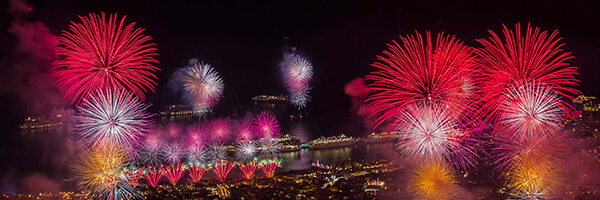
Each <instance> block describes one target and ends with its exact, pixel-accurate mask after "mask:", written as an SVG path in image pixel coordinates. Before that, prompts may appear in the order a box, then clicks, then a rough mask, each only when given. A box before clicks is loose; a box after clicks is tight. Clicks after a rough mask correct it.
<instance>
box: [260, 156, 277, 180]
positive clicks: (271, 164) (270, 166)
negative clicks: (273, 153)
mask: <svg viewBox="0 0 600 200" xmlns="http://www.w3.org/2000/svg"><path fill="white" fill-rule="evenodd" d="M258 166H259V167H260V169H261V170H262V171H263V173H264V174H265V176H266V177H267V178H273V175H275V169H277V167H281V160H278V159H277V158H276V157H274V158H273V159H267V158H264V159H263V160H262V161H260V164H259V165H258Z"/></svg>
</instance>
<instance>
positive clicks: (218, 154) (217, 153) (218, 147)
mask: <svg viewBox="0 0 600 200" xmlns="http://www.w3.org/2000/svg"><path fill="white" fill-rule="evenodd" d="M227 158H228V156H227V149H226V148H225V147H224V146H223V143H219V142H214V143H211V144H210V145H209V147H208V159H209V160H210V161H212V162H217V161H219V160H227Z"/></svg>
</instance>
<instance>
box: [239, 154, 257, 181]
mask: <svg viewBox="0 0 600 200" xmlns="http://www.w3.org/2000/svg"><path fill="white" fill-rule="evenodd" d="M258 165H259V162H258V158H256V157H255V158H254V160H251V161H248V162H246V163H239V164H238V166H239V169H240V171H242V177H244V178H245V179H252V178H253V177H254V172H255V171H256V168H257V167H258Z"/></svg>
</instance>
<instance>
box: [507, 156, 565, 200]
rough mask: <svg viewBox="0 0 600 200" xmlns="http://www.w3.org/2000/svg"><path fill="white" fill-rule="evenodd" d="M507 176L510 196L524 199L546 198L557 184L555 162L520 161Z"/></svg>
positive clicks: (532, 158) (539, 160) (527, 159)
mask: <svg viewBox="0 0 600 200" xmlns="http://www.w3.org/2000/svg"><path fill="white" fill-rule="evenodd" d="M507 175H508V187H509V188H511V189H512V192H511V194H512V195H513V196H517V197H520V198H525V199H539V198H542V197H544V196H548V195H549V194H551V193H552V191H553V188H555V186H556V184H557V183H558V181H557V178H558V176H557V175H558V171H557V166H556V162H552V161H549V160H547V159H540V158H536V157H529V158H524V159H522V160H521V161H520V162H519V163H517V164H516V166H515V167H514V169H513V170H512V171H510V172H508V174H507Z"/></svg>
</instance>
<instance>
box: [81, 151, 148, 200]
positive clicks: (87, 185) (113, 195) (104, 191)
mask: <svg viewBox="0 0 600 200" xmlns="http://www.w3.org/2000/svg"><path fill="white" fill-rule="evenodd" d="M127 164H128V161H127V153H126V152H125V151H124V150H123V149H121V148H119V147H115V146H113V145H98V146H96V147H95V148H94V149H92V150H90V151H89V152H86V153H85V154H84V155H83V156H82V157H81V159H80V162H79V164H78V165H77V166H76V170H77V173H78V178H79V180H80V182H79V185H80V186H81V187H82V188H83V189H84V190H88V191H90V192H92V194H93V195H94V196H96V197H97V198H98V199H130V198H135V197H139V195H138V194H137V192H135V190H133V188H132V187H131V186H130V185H129V184H127V183H126V181H125V178H126V177H124V176H123V174H122V173H121V172H122V170H123V168H124V167H125V166H126V165H127Z"/></svg>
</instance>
